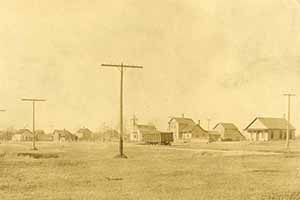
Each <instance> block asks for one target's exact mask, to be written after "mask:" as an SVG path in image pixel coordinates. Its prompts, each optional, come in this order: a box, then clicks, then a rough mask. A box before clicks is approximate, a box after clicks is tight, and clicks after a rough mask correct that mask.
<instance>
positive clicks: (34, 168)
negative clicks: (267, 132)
mask: <svg viewBox="0 0 300 200" xmlns="http://www.w3.org/2000/svg"><path fill="white" fill-rule="evenodd" d="M30 145H31V144H30V143H26V144H0V199H1V200H2V199H4V200H15V199H30V200H33V199H38V200H41V199H42V200H43V199H53V200H54V199H55V200H63V199H68V200H69V199H92V200H93V199H151V200H154V199H172V200H173V199H300V143H299V142H297V143H295V142H294V143H292V144H291V149H292V152H291V153H284V152H283V151H282V150H283V147H284V144H283V143H261V144H249V143H247V142H244V143H214V144H209V145H208V144H188V145H175V146H171V147H166V146H147V145H134V144H126V146H125V151H126V154H127V155H128V156H129V159H116V158H113V157H114V156H115V155H116V154H117V150H118V146H117V144H103V143H74V144H68V143H66V144H54V143H39V144H38V147H39V149H40V150H39V151H38V152H37V153H36V154H35V155H38V156H35V158H34V157H30V156H29V155H31V154H30V153H31V152H30V151H29V149H30ZM214 150H218V151H214ZM241 151H246V152H247V154H240V153H237V154H235V152H241ZM226 152H233V153H231V154H227V153H226ZM249 152H250V153H249ZM251 152H253V154H251ZM257 152H267V153H264V154H257ZM274 152H275V153H276V154H274ZM28 153H29V154H28Z"/></svg>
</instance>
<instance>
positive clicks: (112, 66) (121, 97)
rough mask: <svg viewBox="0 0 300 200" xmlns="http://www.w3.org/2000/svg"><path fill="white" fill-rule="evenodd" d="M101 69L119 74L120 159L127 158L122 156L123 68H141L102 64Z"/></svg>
mask: <svg viewBox="0 0 300 200" xmlns="http://www.w3.org/2000/svg"><path fill="white" fill-rule="evenodd" d="M101 66H102V67H111V68H117V69H119V71H120V72H121V81H120V147H119V151H120V155H119V157H120V158H127V156H126V155H125V154H124V151H123V134H124V133H123V131H124V128H123V85H124V84H123V79H124V68H125V69H126V68H128V69H129V68H131V69H142V68H143V67H142V66H135V65H124V64H123V63H121V65H113V64H102V65H101Z"/></svg>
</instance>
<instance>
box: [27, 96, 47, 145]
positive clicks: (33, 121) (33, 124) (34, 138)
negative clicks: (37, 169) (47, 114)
mask: <svg viewBox="0 0 300 200" xmlns="http://www.w3.org/2000/svg"><path fill="white" fill-rule="evenodd" d="M21 100H22V101H30V102H32V134H33V140H32V149H33V150H37V148H36V147H35V140H36V135H35V102H37V101H46V100H44V99H21Z"/></svg>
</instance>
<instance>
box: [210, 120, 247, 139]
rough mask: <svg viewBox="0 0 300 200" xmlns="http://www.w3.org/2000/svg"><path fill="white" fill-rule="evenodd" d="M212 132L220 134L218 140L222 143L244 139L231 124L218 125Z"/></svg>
mask: <svg viewBox="0 0 300 200" xmlns="http://www.w3.org/2000/svg"><path fill="white" fill-rule="evenodd" d="M213 130H214V131H216V132H218V133H219V134H220V139H221V140H223V141H240V140H243V138H244V137H243V135H242V133H241V132H240V131H239V129H238V128H237V127H236V126H235V125H234V124H233V123H218V124H217V125H216V126H215V127H214V128H213Z"/></svg>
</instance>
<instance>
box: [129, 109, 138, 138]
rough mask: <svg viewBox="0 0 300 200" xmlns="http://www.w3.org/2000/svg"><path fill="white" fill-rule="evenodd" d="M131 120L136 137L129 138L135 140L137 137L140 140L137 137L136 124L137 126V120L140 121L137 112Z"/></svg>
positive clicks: (132, 131) (132, 132)
mask: <svg viewBox="0 0 300 200" xmlns="http://www.w3.org/2000/svg"><path fill="white" fill-rule="evenodd" d="M131 121H132V130H131V135H133V136H134V138H131V136H130V137H129V139H130V140H132V141H135V140H136V139H137V140H139V138H135V135H136V126H137V121H138V118H137V117H136V115H135V114H133V117H132V119H131Z"/></svg>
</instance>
